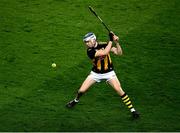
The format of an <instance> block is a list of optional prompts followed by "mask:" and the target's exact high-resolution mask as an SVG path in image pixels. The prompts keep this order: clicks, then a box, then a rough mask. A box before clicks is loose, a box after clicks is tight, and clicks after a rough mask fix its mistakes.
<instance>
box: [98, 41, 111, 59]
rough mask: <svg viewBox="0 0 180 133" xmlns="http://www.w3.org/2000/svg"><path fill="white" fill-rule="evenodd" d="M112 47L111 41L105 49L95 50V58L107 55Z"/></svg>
mask: <svg viewBox="0 0 180 133" xmlns="http://www.w3.org/2000/svg"><path fill="white" fill-rule="evenodd" d="M111 47H112V41H109V42H108V44H107V46H106V48H105V49H101V50H97V51H96V53H95V57H98V56H103V55H107V54H108V53H109V52H110V50H111Z"/></svg>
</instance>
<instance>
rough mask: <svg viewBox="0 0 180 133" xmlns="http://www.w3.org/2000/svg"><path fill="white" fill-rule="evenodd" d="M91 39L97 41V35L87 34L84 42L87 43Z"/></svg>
mask: <svg viewBox="0 0 180 133" xmlns="http://www.w3.org/2000/svg"><path fill="white" fill-rule="evenodd" d="M90 39H94V40H96V35H95V34H94V33H92V32H89V33H87V34H86V35H85V36H84V38H83V41H84V42H87V41H89V40H90Z"/></svg>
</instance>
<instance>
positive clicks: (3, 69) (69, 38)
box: [0, 0, 180, 132]
mask: <svg viewBox="0 0 180 133" xmlns="http://www.w3.org/2000/svg"><path fill="white" fill-rule="evenodd" d="M89 5H91V6H92V7H94V8H95V10H96V11H97V13H98V14H99V15H100V16H101V17H102V19H103V20H104V21H105V23H107V25H109V27H111V29H112V30H113V31H114V32H115V33H116V34H117V35H119V37H120V42H121V44H122V48H123V52H124V55H123V56H121V57H117V56H114V55H112V60H113V63H114V66H115V71H116V73H117V76H118V77H119V79H120V81H121V84H122V87H123V89H124V90H125V91H126V92H127V93H128V94H129V96H130V97H131V99H132V101H133V103H134V106H135V108H137V110H139V112H140V113H141V119H139V120H136V121H132V120H131V119H130V114H129V111H128V109H127V107H126V106H124V105H123V103H122V101H121V99H120V98H119V96H118V95H117V94H116V93H115V92H114V90H113V89H112V88H111V87H109V86H107V85H106V84H105V83H100V84H96V85H94V86H93V87H92V88H91V89H90V90H89V91H88V93H86V94H85V95H84V96H83V97H82V98H81V101H80V103H79V105H78V106H76V107H75V108H74V109H72V110H68V109H66V108H65V104H66V103H67V102H68V101H69V100H71V99H72V98H74V96H75V94H76V91H77V89H78V88H79V86H80V85H81V83H82V82H83V80H84V79H85V77H86V76H87V75H88V74H89V72H90V69H91V62H90V60H89V59H88V58H87V56H86V49H85V47H84V45H83V43H82V37H83V36H84V34H86V33H87V32H89V31H93V32H94V33H95V34H96V35H97V36H98V39H99V40H103V41H106V40H107V39H108V35H107V31H106V30H105V29H104V27H103V26H102V25H101V24H100V23H99V22H98V20H97V19H96V18H95V17H94V16H93V15H92V14H91V13H90V12H89V10H88V6H89ZM179 5H180V2H179V0H126V1H124V0H111V1H102V0H96V1H95V0H93V1H92V0H91V1H90V0H84V1H82V0H76V1H70V0H29V1H27V0H1V2H0V121H1V122H0V123H1V124H0V131H29V132H30V131H44V132H45V131H49V132H57V131H58V132H61V131H79V132H80V131H98V132H100V131H108V132H111V131H180V124H179V121H180V117H179V116H180V112H179V101H180V97H179V93H180V91H179V88H180V85H179V82H180V80H179V79H180V69H179V68H180V61H179V57H180V54H179V51H180V47H179V43H180V32H179V30H180V26H179V22H180V17H179V9H180V8H179ZM53 62H55V63H56V64H57V68H56V69H53V68H52V67H51V64H52V63H53Z"/></svg>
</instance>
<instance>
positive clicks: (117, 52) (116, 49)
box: [111, 33, 122, 55]
mask: <svg viewBox="0 0 180 133" xmlns="http://www.w3.org/2000/svg"><path fill="white" fill-rule="evenodd" d="M113 34H114V33H113ZM113 41H114V43H115V44H116V47H112V48H111V52H113V53H114V54H115V55H122V48H121V46H120V44H119V37H118V36H116V35H115V34H114V35H113Z"/></svg>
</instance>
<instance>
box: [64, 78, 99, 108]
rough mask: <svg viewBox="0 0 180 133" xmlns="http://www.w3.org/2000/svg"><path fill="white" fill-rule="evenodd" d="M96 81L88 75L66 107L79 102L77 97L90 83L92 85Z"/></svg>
mask: <svg viewBox="0 0 180 133" xmlns="http://www.w3.org/2000/svg"><path fill="white" fill-rule="evenodd" d="M95 82H96V81H95V80H94V79H93V78H92V77H91V76H88V77H87V78H86V79H85V80H84V82H83V83H82V85H81V87H80V88H79V90H78V93H77V95H76V97H75V99H74V100H72V101H70V102H69V103H68V104H67V105H66V107H68V108H71V107H73V106H74V105H75V104H76V103H78V102H79V98H80V97H81V96H82V95H83V94H84V93H85V92H86V91H87V90H88V89H89V88H90V87H91V85H93V84H94V83H95Z"/></svg>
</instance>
